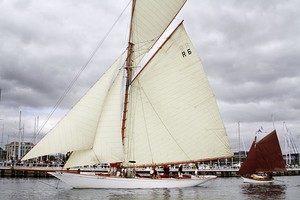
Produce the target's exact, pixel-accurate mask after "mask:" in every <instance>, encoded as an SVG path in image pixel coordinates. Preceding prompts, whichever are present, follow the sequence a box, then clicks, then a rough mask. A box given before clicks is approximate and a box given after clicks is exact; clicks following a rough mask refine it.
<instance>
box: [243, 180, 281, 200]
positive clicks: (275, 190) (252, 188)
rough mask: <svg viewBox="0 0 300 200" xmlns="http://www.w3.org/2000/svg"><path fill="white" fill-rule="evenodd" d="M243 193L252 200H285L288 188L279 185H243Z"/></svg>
mask: <svg viewBox="0 0 300 200" xmlns="http://www.w3.org/2000/svg"><path fill="white" fill-rule="evenodd" d="M241 187H242V193H243V194H245V195H247V196H248V197H250V199H253V198H255V199H285V198H286V186H285V185H279V184H274V183H270V184H243V185H242V186H241Z"/></svg>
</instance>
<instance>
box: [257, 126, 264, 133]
mask: <svg viewBox="0 0 300 200" xmlns="http://www.w3.org/2000/svg"><path fill="white" fill-rule="evenodd" d="M256 133H257V134H259V133H266V131H264V129H263V127H262V126H261V127H260V128H259V129H258V131H256Z"/></svg>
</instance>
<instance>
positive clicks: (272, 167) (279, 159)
mask: <svg viewBox="0 0 300 200" xmlns="http://www.w3.org/2000/svg"><path fill="white" fill-rule="evenodd" d="M276 171H285V165H284V161H283V156H282V153H281V149H280V144H279V141H278V138H277V134H276V130H274V131H272V132H271V133H270V134H268V135H267V136H266V137H264V138H263V139H261V140H260V141H259V142H257V143H256V140H254V141H253V143H252V146H251V148H250V151H249V154H248V156H247V158H246V159H245V162H244V163H243V165H242V166H241V168H240V170H239V174H253V173H255V172H276Z"/></svg>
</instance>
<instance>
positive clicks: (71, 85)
mask: <svg viewBox="0 0 300 200" xmlns="http://www.w3.org/2000/svg"><path fill="white" fill-rule="evenodd" d="M130 2H131V1H129V2H128V4H127V5H126V6H125V8H124V9H123V11H122V12H121V14H120V15H119V16H118V18H117V19H116V20H115V22H114V23H113V25H112V26H111V27H110V29H109V30H108V31H107V33H106V34H105V36H104V37H103V39H102V40H101V41H100V42H99V43H98V45H97V46H96V48H95V50H94V51H93V52H92V54H91V55H90V57H89V59H88V60H87V62H86V63H85V64H84V65H83V66H82V67H81V69H80V70H79V71H78V73H77V74H76V76H75V77H74V79H73V80H72V81H71V82H70V84H69V85H68V87H67V88H66V90H65V91H64V93H63V94H62V96H61V97H60V98H59V100H58V101H57V103H56V104H55V105H54V107H53V109H52V111H51V112H50V114H49V115H48V118H47V120H46V121H45V122H44V123H43V125H42V127H41V128H40V129H39V131H38V133H37V134H36V136H35V137H37V136H38V135H39V134H40V133H41V131H42V130H43V128H44V127H45V125H46V124H47V123H48V121H49V120H50V118H51V117H52V115H53V113H54V112H55V111H56V109H57V108H58V106H59V105H60V103H61V102H62V100H63V99H64V98H65V96H66V95H67V94H68V93H69V91H70V90H71V88H72V87H73V85H74V84H75V82H76V81H77V79H78V78H79V76H80V75H81V73H82V72H83V71H84V69H85V68H86V67H87V66H88V64H89V63H90V62H91V60H92V59H93V57H94V56H95V54H96V53H97V51H98V50H99V48H100V47H101V46H102V44H103V43H104V41H105V40H106V38H107V37H108V35H109V34H110V33H111V31H112V29H113V28H114V26H115V25H116V24H117V22H118V21H119V20H120V18H121V16H122V15H123V13H124V12H125V10H126V9H127V7H128V6H129V4H130Z"/></svg>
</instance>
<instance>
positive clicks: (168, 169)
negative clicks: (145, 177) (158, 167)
mask: <svg viewBox="0 0 300 200" xmlns="http://www.w3.org/2000/svg"><path fill="white" fill-rule="evenodd" d="M164 175H165V176H166V177H169V175H170V168H169V165H166V166H165V167H164Z"/></svg>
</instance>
